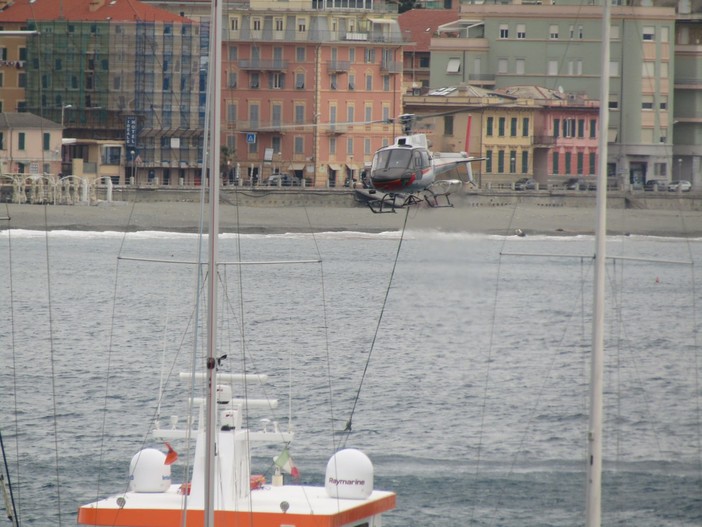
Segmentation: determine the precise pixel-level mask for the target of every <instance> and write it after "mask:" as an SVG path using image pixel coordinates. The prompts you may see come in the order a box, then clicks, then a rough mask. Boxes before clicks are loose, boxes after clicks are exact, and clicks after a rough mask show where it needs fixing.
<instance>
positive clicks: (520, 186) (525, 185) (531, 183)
mask: <svg viewBox="0 0 702 527" xmlns="http://www.w3.org/2000/svg"><path fill="white" fill-rule="evenodd" d="M537 187H538V185H537V183H536V180H535V179H531V178H528V177H525V178H522V179H518V180H517V181H515V183H514V190H536V189H537Z"/></svg>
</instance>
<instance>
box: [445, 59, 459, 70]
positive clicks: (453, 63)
mask: <svg viewBox="0 0 702 527" xmlns="http://www.w3.org/2000/svg"><path fill="white" fill-rule="evenodd" d="M460 71H461V59H459V58H456V57H452V58H450V59H449V60H448V64H447V65H446V73H460Z"/></svg>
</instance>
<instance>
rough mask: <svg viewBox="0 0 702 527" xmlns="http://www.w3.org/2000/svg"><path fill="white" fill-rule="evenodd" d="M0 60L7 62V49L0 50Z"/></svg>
mask: <svg viewBox="0 0 702 527" xmlns="http://www.w3.org/2000/svg"><path fill="white" fill-rule="evenodd" d="M0 60H7V48H0Z"/></svg>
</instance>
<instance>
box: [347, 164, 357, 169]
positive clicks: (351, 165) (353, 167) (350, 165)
mask: <svg viewBox="0 0 702 527" xmlns="http://www.w3.org/2000/svg"><path fill="white" fill-rule="evenodd" d="M346 168H348V169H349V170H358V165H355V164H353V163H346Z"/></svg>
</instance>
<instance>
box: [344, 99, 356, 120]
mask: <svg viewBox="0 0 702 527" xmlns="http://www.w3.org/2000/svg"><path fill="white" fill-rule="evenodd" d="M355 110H356V108H354V106H353V103H349V104H348V106H347V107H346V121H347V122H349V123H352V122H354V120H355V118H356V117H355Z"/></svg>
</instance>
